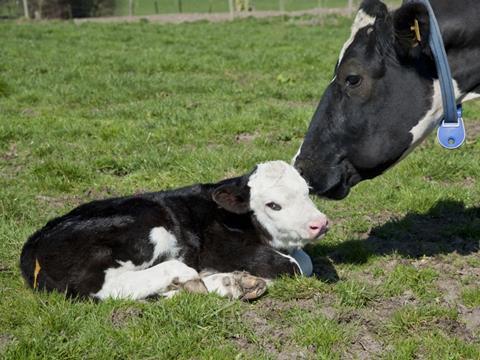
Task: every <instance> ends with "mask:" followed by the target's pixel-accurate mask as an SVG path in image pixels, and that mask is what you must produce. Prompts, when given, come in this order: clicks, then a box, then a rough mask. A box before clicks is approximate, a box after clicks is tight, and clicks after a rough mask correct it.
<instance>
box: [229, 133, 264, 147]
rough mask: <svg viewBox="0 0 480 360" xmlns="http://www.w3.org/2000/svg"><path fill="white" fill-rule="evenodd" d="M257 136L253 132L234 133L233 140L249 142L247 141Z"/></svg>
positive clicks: (249, 141) (240, 142)
mask: <svg viewBox="0 0 480 360" xmlns="http://www.w3.org/2000/svg"><path fill="white" fill-rule="evenodd" d="M258 136H259V134H258V133H254V134H251V133H241V134H237V135H235V141H236V142H237V143H238V144H249V143H251V142H253V141H254V140H255V139H257V138H258Z"/></svg>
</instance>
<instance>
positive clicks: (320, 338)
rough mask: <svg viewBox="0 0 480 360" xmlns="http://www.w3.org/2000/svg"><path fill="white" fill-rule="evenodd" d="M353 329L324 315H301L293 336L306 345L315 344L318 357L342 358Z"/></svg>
mask: <svg viewBox="0 0 480 360" xmlns="http://www.w3.org/2000/svg"><path fill="white" fill-rule="evenodd" d="M352 331H353V330H352V328H347V327H343V326H341V325H339V324H337V323H336V322H335V321H334V320H329V319H327V318H326V317H324V316H322V315H316V316H300V317H299V318H298V323H297V327H296V329H295V332H294V334H293V338H294V339H295V340H296V341H297V342H298V343H299V344H301V345H303V346H305V347H310V348H311V347H312V346H313V348H314V351H315V356H316V358H318V359H340V358H341V354H342V351H344V350H345V348H346V347H347V346H348V343H349V341H350V339H351V338H352Z"/></svg>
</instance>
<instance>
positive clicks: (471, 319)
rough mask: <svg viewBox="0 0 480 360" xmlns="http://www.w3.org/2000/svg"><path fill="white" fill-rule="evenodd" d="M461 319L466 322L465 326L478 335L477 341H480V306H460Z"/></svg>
mask: <svg viewBox="0 0 480 360" xmlns="http://www.w3.org/2000/svg"><path fill="white" fill-rule="evenodd" d="M460 320H461V321H462V322H463V323H465V327H466V328H467V329H468V330H469V331H471V333H472V334H476V335H477V341H480V308H479V307H477V308H474V309H468V308H466V307H464V306H462V307H461V308H460Z"/></svg>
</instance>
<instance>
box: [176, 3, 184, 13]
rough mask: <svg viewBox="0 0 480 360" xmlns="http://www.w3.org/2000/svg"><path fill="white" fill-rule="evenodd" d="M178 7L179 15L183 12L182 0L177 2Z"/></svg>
mask: <svg viewBox="0 0 480 360" xmlns="http://www.w3.org/2000/svg"><path fill="white" fill-rule="evenodd" d="M177 5H178V12H179V13H181V12H183V7H182V0H177Z"/></svg>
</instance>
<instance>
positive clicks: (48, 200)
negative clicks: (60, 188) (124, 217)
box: [35, 186, 140, 208]
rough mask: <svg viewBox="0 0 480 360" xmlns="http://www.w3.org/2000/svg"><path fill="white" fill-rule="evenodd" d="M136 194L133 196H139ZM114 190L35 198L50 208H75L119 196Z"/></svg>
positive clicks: (106, 188) (105, 188) (104, 189)
mask: <svg viewBox="0 0 480 360" xmlns="http://www.w3.org/2000/svg"><path fill="white" fill-rule="evenodd" d="M139 193H140V192H136V193H135V194H139ZM119 195H120V194H119V193H117V192H116V191H115V190H113V189H111V188H109V187H106V186H105V187H101V188H99V189H87V190H86V191H84V192H83V194H81V195H62V196H47V195H37V196H36V197H35V198H36V199H37V200H38V201H40V202H42V203H44V204H46V205H48V206H49V207H52V208H64V207H75V206H79V205H81V204H83V203H86V202H89V201H93V200H101V199H105V198H108V197H115V196H119Z"/></svg>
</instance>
